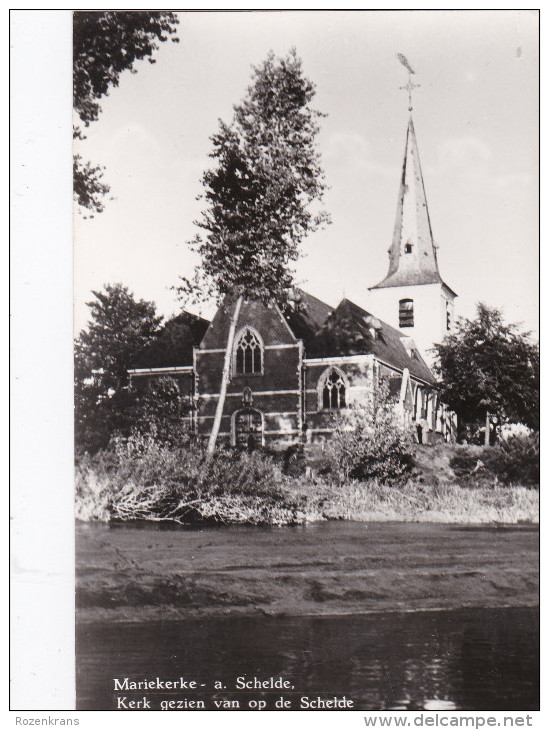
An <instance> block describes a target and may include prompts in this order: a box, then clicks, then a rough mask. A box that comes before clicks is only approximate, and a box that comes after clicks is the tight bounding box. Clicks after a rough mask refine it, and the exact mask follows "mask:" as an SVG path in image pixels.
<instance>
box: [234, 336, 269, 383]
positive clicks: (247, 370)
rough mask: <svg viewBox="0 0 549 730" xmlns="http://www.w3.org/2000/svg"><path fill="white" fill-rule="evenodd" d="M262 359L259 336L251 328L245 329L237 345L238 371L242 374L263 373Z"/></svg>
mask: <svg viewBox="0 0 549 730" xmlns="http://www.w3.org/2000/svg"><path fill="white" fill-rule="evenodd" d="M262 359H263V353H262V347H261V342H260V341H259V337H258V336H257V335H256V334H255V332H253V331H252V330H251V329H246V330H244V332H243V333H242V334H241V335H240V338H239V340H238V343H237V345H236V372H237V373H238V374H240V375H249V374H253V373H261V371H262V365H263V363H262Z"/></svg>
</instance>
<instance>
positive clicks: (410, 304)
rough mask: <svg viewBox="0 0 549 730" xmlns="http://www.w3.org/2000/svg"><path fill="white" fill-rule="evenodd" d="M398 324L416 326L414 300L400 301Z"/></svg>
mask: <svg viewBox="0 0 549 730" xmlns="http://www.w3.org/2000/svg"><path fill="white" fill-rule="evenodd" d="M398 326H399V327H413V326H414V300H413V299H401V300H400V302H399V303H398Z"/></svg>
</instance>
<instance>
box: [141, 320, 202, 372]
mask: <svg viewBox="0 0 549 730" xmlns="http://www.w3.org/2000/svg"><path fill="white" fill-rule="evenodd" d="M209 324H210V323H209V322H208V320H206V319H203V318H202V317H197V316H196V315H194V314H191V313H190V312H181V314H178V315H176V316H175V317H172V318H171V319H169V320H168V321H167V322H166V323H165V324H164V326H163V327H162V329H161V330H160V331H159V332H158V334H157V335H156V337H155V339H154V341H153V342H152V343H151V344H150V345H149V346H148V347H146V348H145V349H144V350H142V351H141V352H140V353H139V354H138V355H137V357H136V361H135V363H134V364H133V367H138V368H157V367H181V366H184V365H192V364H193V346H195V345H198V344H200V341H201V340H202V338H203V337H204V334H205V332H206V330H207V329H208V325H209Z"/></svg>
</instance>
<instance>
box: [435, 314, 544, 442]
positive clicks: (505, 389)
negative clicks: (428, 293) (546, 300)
mask: <svg viewBox="0 0 549 730" xmlns="http://www.w3.org/2000/svg"><path fill="white" fill-rule="evenodd" d="M435 349H436V351H437V355H438V362H437V364H436V366H435V367H436V371H437V374H438V375H439V376H440V378H441V380H442V383H441V390H442V395H443V397H444V399H445V400H446V402H447V403H448V404H449V405H450V407H451V408H452V409H453V410H454V411H455V412H456V414H457V415H458V417H459V418H460V419H461V420H463V421H465V422H466V423H477V424H478V423H482V422H484V421H486V423H487V424H488V423H489V421H490V420H491V418H492V417H493V418H494V419H496V420H497V421H498V422H500V423H501V422H505V421H514V422H520V423H524V424H525V425H527V426H529V427H531V428H535V429H537V428H539V346H538V344H537V343H535V342H534V341H532V339H531V337H530V333H528V332H523V331H521V330H520V328H519V327H518V326H517V325H515V324H506V323H505V322H504V321H503V316H502V314H501V312H500V311H498V310H497V309H492V308H491V307H488V306H487V305H485V304H478V305H477V316H476V318H475V319H473V320H468V319H460V320H459V321H458V323H457V326H456V330H455V332H453V333H452V334H450V335H449V336H448V337H446V340H445V341H444V343H443V344H441V345H435ZM488 435H489V428H487V429H486V438H488Z"/></svg>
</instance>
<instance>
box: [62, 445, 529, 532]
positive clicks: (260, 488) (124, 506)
mask: <svg viewBox="0 0 549 730" xmlns="http://www.w3.org/2000/svg"><path fill="white" fill-rule="evenodd" d="M489 456H490V455H489ZM481 457H482V458H484V459H485V461H488V459H487V458H486V457H485V456H483V450H482V449H480V448H479V447H463V446H449V445H438V446H433V447H428V446H425V447H416V448H415V453H414V467H413V469H412V470H411V471H410V473H409V474H408V476H407V478H406V480H402V479H401V480H400V482H399V483H397V484H382V483H380V482H379V481H378V480H369V481H357V480H354V481H350V482H349V483H346V484H339V483H337V482H336V481H335V480H333V478H331V474H330V470H329V467H327V466H326V463H325V460H324V458H323V452H322V450H321V449H320V448H317V449H311V450H310V451H309V452H307V453H305V454H303V453H301V454H299V455H297V456H296V455H294V454H291V455H290V456H289V457H288V456H287V455H273V454H266V453H263V452H255V453H253V454H238V453H234V452H220V453H218V454H216V455H215V457H214V458H213V459H211V460H204V457H203V454H201V453H200V452H198V451H193V450H189V449H187V450H183V449H180V450H177V449H170V448H167V447H165V446H161V445H158V444H155V443H154V442H152V441H147V440H145V441H143V442H132V443H131V444H124V445H120V446H118V447H116V448H115V449H112V450H110V451H108V452H103V453H100V454H98V455H96V456H95V457H92V458H90V457H85V458H83V459H81V460H80V462H79V464H78V466H77V471H76V516H77V518H78V519H80V520H82V521H102V522H110V521H127V520H151V521H174V522H179V523H183V524H188V523H201V522H206V523H220V524H271V525H284V524H301V523H307V522H316V521H322V520H356V521H363V522H386V521H398V522H441V523H504V524H517V523H536V522H537V521H538V508H539V491H538V490H536V489H532V488H529V487H525V486H521V485H515V486H505V485H502V484H501V483H500V482H499V479H498V475H497V472H496V471H495V470H494V467H493V466H492V467H491V468H488V467H486V466H485V465H484V462H483V461H482V458H481Z"/></svg>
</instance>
